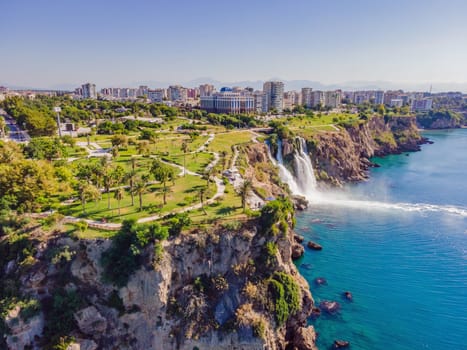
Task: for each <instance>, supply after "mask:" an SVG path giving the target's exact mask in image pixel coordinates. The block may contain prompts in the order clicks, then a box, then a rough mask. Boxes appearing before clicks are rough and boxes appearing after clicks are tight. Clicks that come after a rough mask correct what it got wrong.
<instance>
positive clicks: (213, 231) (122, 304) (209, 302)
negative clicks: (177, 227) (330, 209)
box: [1, 216, 315, 350]
mask: <svg viewBox="0 0 467 350" xmlns="http://www.w3.org/2000/svg"><path fill="white" fill-rule="evenodd" d="M291 219H292V217H291V216H289V220H291ZM289 223H291V221H289ZM237 224H238V223H237ZM237 226H238V225H237ZM258 227H260V226H259V225H258V219H256V220H253V221H251V220H250V221H247V222H244V223H243V224H239V226H238V227H235V228H232V227H230V226H229V225H224V226H217V227H212V228H209V229H203V230H196V231H192V232H190V233H186V234H182V235H180V236H178V237H175V238H172V239H169V240H168V241H165V242H164V252H163V254H162V257H161V259H160V260H158V262H157V264H154V263H153V262H154V247H153V246H152V245H151V246H149V247H147V248H146V249H145V251H144V252H143V254H142V259H143V261H142V266H141V268H139V269H138V270H137V271H136V273H134V274H132V275H131V277H130V279H129V281H128V283H127V284H126V285H125V286H123V287H121V288H117V287H116V286H114V285H111V284H108V283H105V282H103V269H102V266H101V256H102V253H103V252H105V251H106V250H108V249H109V247H110V245H111V241H109V240H74V239H71V238H64V237H62V236H61V234H60V235H53V236H50V237H46V236H44V235H42V234H40V233H37V234H36V236H37V237H39V238H38V239H36V240H34V241H31V247H32V251H33V252H34V257H33V258H31V261H30V263H29V265H28V266H27V268H25V266H24V264H23V262H22V261H21V257H20V256H19V255H18V256H17V257H16V258H14V259H13V255H12V256H11V258H12V260H10V261H4V263H5V265H4V266H2V276H1V277H2V280H3V281H10V280H13V279H14V280H17V281H18V282H19V285H18V288H19V291H20V292H21V294H22V295H28V297H29V298H32V299H34V300H37V301H39V303H40V305H41V307H40V308H39V310H36V311H38V312H36V313H35V314H34V315H33V316H32V317H29V318H27V319H26V318H25V317H24V316H22V315H23V314H24V312H23V313H22V306H21V305H20V306H15V307H14V308H13V309H12V310H11V311H9V312H8V315H7V316H6V317H5V320H4V321H5V324H6V326H7V332H6V335H5V339H4V341H5V343H6V345H7V347H8V348H10V349H17V348H23V347H25V346H31V347H32V348H41V347H42V346H44V344H47V343H48V342H49V341H50V338H51V334H52V333H53V332H54V329H51V327H60V325H59V324H56V323H53V322H54V320H55V318H59V319H61V320H62V322H64V321H63V320H66V322H69V326H70V331H69V332H68V334H66V335H67V336H71V337H73V339H74V340H73V341H72V343H73V344H75V345H71V346H72V347H69V348H70V349H79V348H80V349H88V350H90V349H116V348H118V349H156V350H170V349H174V350H175V349H182V350H193V349H196V348H198V349H212V350H214V349H243V350H250V349H251V350H256V349H258V350H259V349H271V350H276V349H277V350H279V349H286V348H287V349H314V339H315V333H314V330H313V327H307V326H306V319H307V317H308V316H309V315H310V313H311V309H312V306H313V299H312V297H311V294H310V292H309V287H308V284H307V283H306V281H305V280H304V279H303V278H302V277H301V276H300V275H299V274H298V272H297V269H296V267H295V265H294V264H293V263H292V259H291V250H292V246H293V245H294V244H295V242H294V238H293V231H292V230H291V229H290V226H289V225H286V226H284V225H283V224H282V225H279V226H277V227H278V230H279V231H280V232H278V233H277V234H275V235H267V234H265V233H264V232H263V231H261V229H258ZM271 247H272V248H271ZM57 252H58V253H59V254H62V252H67V253H66V254H65V255H63V256H62V255H59V256H60V259H57V258H53V257H57ZM51 257H52V258H51ZM51 259H52V260H51ZM281 273H284V274H286V275H287V276H291V278H292V281H293V283H292V284H293V285H295V286H297V291H298V294H297V295H298V299H299V300H298V302H299V308H298V309H297V310H294V311H293V312H291V315H290V317H288V318H287V320H286V321H285V322H284V323H281V322H280V321H279V319H278V316H277V309H276V306H275V305H274V301H273V300H274V298H273V295H272V294H271V286H270V281H271V279H272V278H274V276H276V275H277V276H282V275H281ZM57 293H59V294H60V293H62V294H63V296H61V298H62V299H65V300H68V301H67V302H66V303H64V305H63V306H62V309H60V310H59V315H56V313H57V310H56V308H57V307H58V306H57V302H58V300H62V299H59V298H57ZM62 294H60V295H62ZM70 295H72V296H73V298H70ZM54 310H55V311H54ZM23 311H24V310H23ZM61 312H63V313H69V314H70V316H69V317H68V318H65V319H63V318H60V317H63V315H61V314H60V313H61ZM52 325H53V326H52ZM78 345H79V347H78ZM73 346H74V347H73Z"/></svg>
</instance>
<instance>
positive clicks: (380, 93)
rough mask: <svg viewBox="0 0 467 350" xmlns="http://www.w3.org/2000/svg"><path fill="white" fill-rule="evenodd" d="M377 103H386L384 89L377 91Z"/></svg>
mask: <svg viewBox="0 0 467 350" xmlns="http://www.w3.org/2000/svg"><path fill="white" fill-rule="evenodd" d="M375 104H376V105H382V104H384V91H382V90H378V91H375Z"/></svg>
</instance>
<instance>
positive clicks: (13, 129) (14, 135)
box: [3, 115, 31, 142]
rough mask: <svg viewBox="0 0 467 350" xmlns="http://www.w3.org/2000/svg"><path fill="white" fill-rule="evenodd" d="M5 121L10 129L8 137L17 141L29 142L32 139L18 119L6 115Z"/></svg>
mask: <svg viewBox="0 0 467 350" xmlns="http://www.w3.org/2000/svg"><path fill="white" fill-rule="evenodd" d="M3 118H4V119H5V123H6V126H7V129H8V130H9V131H8V136H7V137H8V139H9V140H11V141H15V142H29V140H30V139H31V138H30V137H29V134H28V133H27V131H24V130H21V129H20V127H19V126H18V124H16V121H15V120H14V119H13V118H12V117H10V116H8V115H4V116H3Z"/></svg>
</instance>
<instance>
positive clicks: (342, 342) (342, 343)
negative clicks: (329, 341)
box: [332, 340, 350, 349]
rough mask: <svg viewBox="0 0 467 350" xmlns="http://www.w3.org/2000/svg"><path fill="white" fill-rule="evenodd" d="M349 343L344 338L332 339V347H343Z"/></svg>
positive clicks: (346, 346)
mask: <svg viewBox="0 0 467 350" xmlns="http://www.w3.org/2000/svg"><path fill="white" fill-rule="evenodd" d="M349 345H350V343H349V342H348V341H345V340H334V344H333V345H332V348H333V349H343V348H348V347H349Z"/></svg>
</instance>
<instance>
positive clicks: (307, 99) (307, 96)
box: [302, 87, 313, 108]
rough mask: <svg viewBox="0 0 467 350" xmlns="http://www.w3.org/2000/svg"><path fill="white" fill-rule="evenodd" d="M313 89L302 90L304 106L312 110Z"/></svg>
mask: <svg viewBox="0 0 467 350" xmlns="http://www.w3.org/2000/svg"><path fill="white" fill-rule="evenodd" d="M312 92H313V89H312V88H308V87H305V88H302V105H304V106H305V107H306V108H310V107H311V106H312V105H313V103H312V102H313V93H312Z"/></svg>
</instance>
